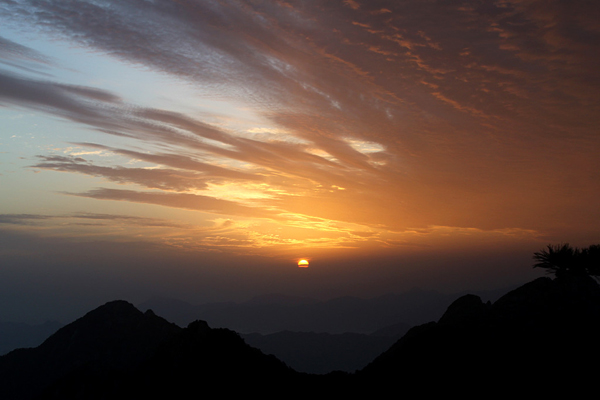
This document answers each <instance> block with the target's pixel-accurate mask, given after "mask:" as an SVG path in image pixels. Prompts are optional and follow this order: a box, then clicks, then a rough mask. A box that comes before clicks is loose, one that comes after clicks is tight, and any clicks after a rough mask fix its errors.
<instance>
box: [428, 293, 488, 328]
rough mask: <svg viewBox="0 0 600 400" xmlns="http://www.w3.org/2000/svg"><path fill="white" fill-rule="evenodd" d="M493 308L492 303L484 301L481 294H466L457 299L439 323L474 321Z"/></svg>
mask: <svg viewBox="0 0 600 400" xmlns="http://www.w3.org/2000/svg"><path fill="white" fill-rule="evenodd" d="M490 310H491V303H490V302H487V303H484V302H483V301H481V298H480V297H479V296H476V295H474V294H466V295H464V296H461V297H459V298H458V299H456V300H455V301H454V302H453V303H452V304H450V306H449V307H448V309H447V310H446V312H445V313H444V315H442V317H441V318H440V320H439V323H441V324H443V323H474V322H477V321H479V320H480V319H481V318H483V317H484V316H486V315H487V314H488V313H489V312H490Z"/></svg>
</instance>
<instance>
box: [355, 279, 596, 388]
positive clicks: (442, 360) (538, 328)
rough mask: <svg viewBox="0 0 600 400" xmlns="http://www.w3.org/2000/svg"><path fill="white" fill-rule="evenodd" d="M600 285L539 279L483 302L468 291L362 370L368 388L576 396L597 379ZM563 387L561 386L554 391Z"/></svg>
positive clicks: (573, 280) (587, 282) (577, 281)
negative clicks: (403, 384)
mask: <svg viewBox="0 0 600 400" xmlns="http://www.w3.org/2000/svg"><path fill="white" fill-rule="evenodd" d="M598 337H600V287H599V286H598V284H597V283H596V282H595V281H594V280H593V279H592V278H590V277H589V276H581V277H572V278H569V279H562V280H561V279H555V280H552V279H550V278H539V279H536V280H534V281H532V282H530V283H527V284H525V285H523V286H521V287H519V288H517V289H515V290H513V291H511V292H509V293H507V294H506V295H504V296H502V297H501V298H500V299H498V300H497V301H496V302H495V303H493V304H492V303H491V302H487V303H483V302H482V301H481V299H480V298H479V297H478V296H475V295H465V296H462V297H460V298H459V299H457V300H456V301H455V302H453V303H452V304H451V305H450V307H448V309H447V310H446V312H445V313H444V315H443V316H442V317H441V318H440V319H439V321H438V322H430V323H427V324H423V325H420V326H417V327H414V328H412V329H411V330H410V331H409V332H408V333H407V334H406V335H405V336H404V337H402V339H400V340H399V341H398V342H397V343H395V344H394V345H393V346H392V347H391V348H390V349H389V350H388V351H386V352H385V353H383V354H382V355H380V356H379V357H377V358H376V359H375V360H374V361H373V362H372V363H371V364H369V365H368V366H367V367H365V368H364V369H363V370H361V371H360V372H359V373H358V374H357V375H356V379H357V381H359V382H362V385H363V386H365V387H367V386H368V387H373V385H375V386H377V387H390V386H395V385H396V384H397V382H398V381H399V379H401V380H402V381H403V382H406V383H408V382H410V384H411V386H412V388H413V389H414V390H419V391H422V392H423V393H426V392H429V393H430V394H434V393H435V392H443V393H448V392H449V391H453V392H460V393H463V394H465V393H470V394H475V395H478V396H486V395H491V394H494V393H496V394H497V393H498V392H504V393H506V392H510V391H512V393H516V392H519V393H525V391H524V390H525V389H527V390H528V391H530V392H535V393H536V394H537V395H540V394H542V393H544V394H551V393H553V392H554V391H558V390H561V391H563V390H568V391H570V392H571V395H573V394H575V393H578V392H579V390H580V389H583V388H586V389H588V388H589V389H592V387H593V386H594V385H595V382H596V378H597V374H598V372H599V371H598V367H597V360H598V356H600V349H599V348H598V346H597V342H598ZM556 393H558V392H556Z"/></svg>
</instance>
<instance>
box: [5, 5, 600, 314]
mask: <svg viewBox="0 0 600 400" xmlns="http://www.w3.org/2000/svg"><path fill="white" fill-rule="evenodd" d="M598 21H600V5H599V4H598V3H597V2H593V1H584V0H576V1H561V0H495V1H493V0H480V1H442V0H424V1H418V2H417V1H408V0H394V1H391V0H369V1H366V0H362V1H361V0H327V1H325V0H311V1H308V0H271V1H268V0H246V1H236V0H214V1H211V0H171V1H170V0H154V1H152V0H119V1H99V0H96V1H93V0H89V1H84V0H72V1H59V0H56V1H52V0H35V1H34V0H0V320H27V321H32V320H35V319H36V318H37V319H43V318H46V317H48V316H50V317H56V318H70V316H72V315H75V314H77V313H80V312H82V311H87V310H89V309H90V308H91V307H95V306H97V305H100V304H102V303H103V302H105V301H109V300H114V299H117V298H123V299H126V300H129V301H133V302H136V301H137V302H141V301H143V300H146V298H148V297H151V296H165V297H175V298H179V299H182V300H185V301H190V302H193V303H197V304H198V303H202V302H209V301H243V300H247V299H249V298H251V297H252V296H255V295H260V294H265V293H283V294H289V295H294V296H308V297H315V298H320V299H328V298H333V297H337V296H348V295H352V296H359V297H373V296H376V295H381V294H385V293H389V292H401V291H404V290H408V289H410V288H412V287H421V288H426V289H434V290H441V291H447V292H448V291H460V290H469V289H489V288H499V287H508V286H510V285H515V284H519V283H525V282H526V281H528V280H531V279H533V278H535V277H537V276H542V275H543V273H541V272H540V271H537V270H533V269H532V268H531V267H532V258H531V257H532V254H533V252H535V251H538V250H540V249H542V248H544V247H545V246H546V245H547V244H550V243H552V244H557V243H565V242H568V243H571V244H572V245H576V246H588V245H590V244H594V243H600V224H599V222H600V207H598V205H599V201H598V199H599V198H600V197H599V196H600V157H598V152H599V150H600V134H599V131H598V126H599V124H598V122H599V120H600V22H598ZM300 259H306V260H308V261H309V263H310V265H309V267H308V268H298V266H297V263H298V261H299V260H300Z"/></svg>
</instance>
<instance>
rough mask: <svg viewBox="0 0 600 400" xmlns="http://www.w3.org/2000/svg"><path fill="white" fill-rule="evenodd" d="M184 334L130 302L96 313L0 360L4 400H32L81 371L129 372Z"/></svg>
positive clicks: (93, 312) (109, 304)
mask: <svg viewBox="0 0 600 400" xmlns="http://www.w3.org/2000/svg"><path fill="white" fill-rule="evenodd" d="M180 329H181V328H179V327H178V326H176V325H175V324H171V323H169V322H167V321H166V320H164V319H163V318H160V317H158V316H156V315H154V314H153V313H152V312H146V313H142V312H141V311H139V310H138V309H136V308H135V307H134V306H133V305H132V304H130V303H127V302H125V301H114V302H110V303H107V304H105V305H104V306H102V307H99V308H97V309H95V310H93V311H90V312H89V313H87V314H86V315H85V316H83V317H82V318H79V319H78V320H76V321H75V322H73V323H71V324H69V325H66V326H64V327H63V328H61V329H59V330H58V331H57V332H56V333H55V334H53V335H52V336H50V337H49V338H48V339H46V341H44V343H42V344H41V345H40V346H38V347H37V348H35V349H18V350H14V351H12V352H10V353H8V354H7V355H5V356H3V357H0V377H1V378H0V379H1V382H0V383H1V384H0V398H3V399H10V398H30V397H32V396H35V395H39V394H40V393H41V392H42V390H43V389H44V388H45V387H47V386H48V385H49V384H51V383H52V382H55V381H57V380H58V379H63V378H65V377H66V376H68V375H70V374H73V373H75V372H77V371H84V370H86V371H102V372H105V371H110V372H111V373H112V372H113V371H118V372H122V371H128V370H132V369H134V368H136V367H138V366H139V365H140V364H141V362H142V361H144V360H145V359H147V358H148V356H149V355H150V354H151V353H152V352H153V351H154V350H155V349H156V348H157V346H158V344H159V343H161V342H162V341H164V340H165V339H166V338H167V337H168V336H170V335H172V334H174V333H176V332H178V331H179V330H180Z"/></svg>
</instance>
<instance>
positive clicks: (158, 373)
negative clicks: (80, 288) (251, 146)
mask: <svg viewBox="0 0 600 400" xmlns="http://www.w3.org/2000/svg"><path fill="white" fill-rule="evenodd" d="M598 337H600V287H599V286H598V284H597V283H596V282H595V281H594V280H593V279H592V278H590V277H587V276H579V277H569V279H555V280H552V279H550V278H539V279H537V280H535V281H532V282H530V283H528V284H526V285H523V286H521V287H519V288H517V289H515V290H513V291H511V292H509V293H507V294H506V295H504V296H502V297H501V298H500V299H498V300H497V301H495V302H494V303H491V302H483V301H482V300H481V298H480V297H478V296H476V295H465V296H462V297H460V298H458V299H457V300H455V301H454V302H453V303H452V304H451V305H450V306H449V307H448V308H447V310H446V312H445V313H444V314H443V315H442V317H441V318H439V320H438V321H437V322H429V323H426V324H422V325H419V326H416V327H413V328H411V329H410V330H409V331H408V332H407V333H406V334H405V335H404V336H402V338H401V339H400V340H398V341H397V342H396V343H394V344H393V345H392V346H391V347H390V348H389V349H388V350H387V351H385V352H383V353H382V354H381V355H379V356H378V357H376V358H375V359H374V360H372V362H370V363H369V364H368V365H367V366H365V367H364V368H362V369H360V370H359V371H358V372H356V373H354V374H348V373H343V372H337V373H329V374H327V375H312V374H305V373H300V372H297V371H294V370H293V369H292V368H290V367H289V366H287V365H285V364H284V363H283V362H281V361H279V360H278V359H277V358H276V357H274V356H269V355H265V354H264V353H263V352H261V351H260V350H258V349H256V348H253V347H251V346H249V345H248V344H247V343H245V342H244V340H243V339H242V338H241V337H240V336H239V335H238V334H237V333H235V332H234V331H231V330H228V329H211V328H210V327H209V326H208V324H207V323H206V322H203V321H195V322H192V323H191V324H189V325H188V327H187V328H180V327H179V326H177V325H175V324H173V323H170V322H167V321H166V320H165V319H163V318H161V317H158V316H157V315H155V314H154V313H153V312H152V311H146V312H145V313H143V312H141V311H139V310H138V309H136V308H135V307H134V306H133V305H131V304H129V303H127V302H124V301H114V302H110V303H107V304H105V305H103V306H101V307H99V308H97V309H95V310H93V311H90V312H89V313H88V314H86V315H85V316H83V317H82V318H80V319H78V320H77V321H75V322H73V323H71V324H69V325H67V326H65V327H63V328H61V329H59V330H58V331H57V332H56V333H55V334H54V335H52V336H51V337H50V338H48V339H47V340H46V341H45V342H44V343H43V344H41V345H40V346H38V347H36V348H34V349H19V350H15V351H12V352H10V353H9V354H7V355H4V356H2V357H0V398H2V399H15V400H20V399H33V398H43V399H121V398H123V399H125V398H128V399H131V398H145V397H148V398H163V397H164V398H178V397H183V396H185V397H205V396H225V397H227V396H251V395H258V396H260V397H262V398H275V397H277V398H280V397H282V396H289V395H290V394H293V397H301V396H312V397H314V396H315V394H318V395H319V396H324V397H328V396H334V395H335V396H342V397H352V398H356V397H362V396H368V397H380V396H392V395H393V396H416V395H420V396H427V397H430V396H439V395H451V394H452V395H456V394H459V395H462V396H471V395H477V396H478V397H490V396H499V395H511V396H515V395H517V394H518V395H535V396H536V397H539V396H549V395H553V396H557V395H561V394H564V395H568V396H569V398H573V397H578V396H583V395H584V394H587V395H589V393H588V392H589V391H590V390H595V388H596V379H597V376H598V372H599V371H598V367H597V360H598V356H599V355H600V349H599V348H598V346H597V344H598Z"/></svg>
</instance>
